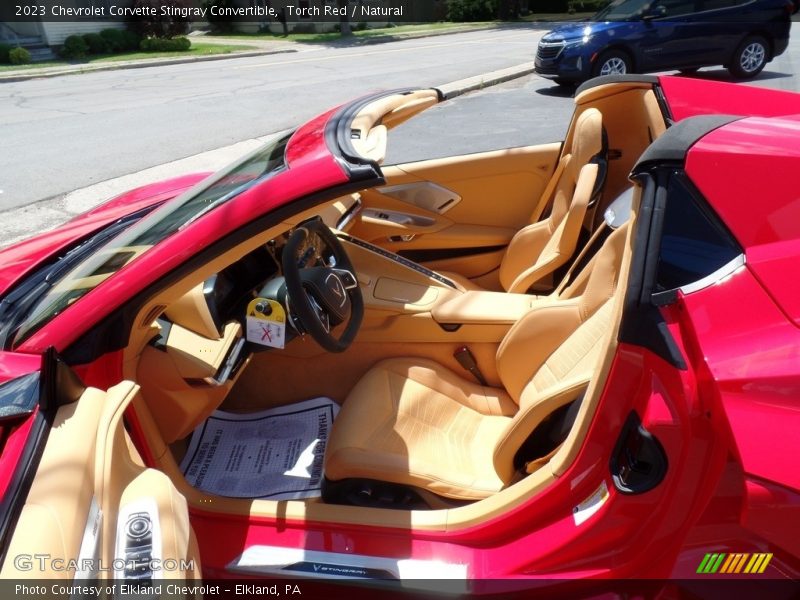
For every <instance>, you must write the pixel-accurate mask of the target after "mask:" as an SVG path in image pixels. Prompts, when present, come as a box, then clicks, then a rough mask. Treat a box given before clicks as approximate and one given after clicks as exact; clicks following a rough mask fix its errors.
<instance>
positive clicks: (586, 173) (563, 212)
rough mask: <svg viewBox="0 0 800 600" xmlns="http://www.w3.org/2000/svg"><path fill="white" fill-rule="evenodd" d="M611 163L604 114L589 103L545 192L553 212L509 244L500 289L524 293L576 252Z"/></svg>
mask: <svg viewBox="0 0 800 600" xmlns="http://www.w3.org/2000/svg"><path fill="white" fill-rule="evenodd" d="M607 163H608V139H607V136H606V133H605V130H604V128H603V115H602V113H601V112H600V111H599V110H597V109H596V108H588V109H586V110H585V111H583V112H582V113H581V114H580V116H579V117H578V119H577V121H576V123H575V133H574V135H573V141H572V144H571V146H570V149H569V151H568V152H566V153H565V154H564V156H563V157H562V158H561V161H560V162H559V165H558V168H557V170H556V172H555V174H554V175H553V177H552V178H551V180H550V184H549V185H548V186H547V189H546V190H545V191H544V193H543V194H542V200H541V203H544V204H547V203H548V202H550V201H551V199H552V207H551V210H550V214H549V215H548V216H547V218H545V219H542V220H541V221H540V220H538V219H539V215H538V214H535V215H533V217H532V220H534V221H535V222H534V223H531V224H530V225H527V226H526V227H523V228H522V229H520V230H519V231H518V232H517V233H516V234H515V235H514V237H513V238H511V242H509V244H508V247H507V248H506V251H505V254H504V255H503V259H502V261H501V262H500V271H499V279H500V285H501V286H502V290H504V291H506V292H512V293H518V294H524V293H526V292H527V291H528V289H529V288H530V287H531V286H532V285H533V284H535V283H537V282H538V281H541V280H542V279H544V278H545V277H547V276H548V275H550V274H552V273H553V272H555V271H556V269H558V268H559V267H562V266H563V265H565V264H566V263H567V261H569V260H570V258H572V257H573V256H574V254H575V251H576V250H577V248H578V244H579V242H580V238H581V230H582V228H583V223H584V220H585V218H586V215H587V212H588V210H589V207H590V206H591V205H592V204H593V203H594V202H595V201H596V200H597V198H598V197H599V195H600V193H601V192H602V189H603V186H604V185H605V180H606V174H607V171H608V166H607ZM441 275H442V276H444V277H447V278H448V279H450V280H451V281H454V282H456V283H457V284H459V285H460V286H461V287H462V288H463V289H465V290H481V289H482V288H481V287H480V286H479V285H478V284H477V283H476V282H474V281H472V280H471V279H468V278H466V277H464V276H463V275H459V274H458V273H452V272H450V271H445V272H442V273H441ZM502 290H500V291H502Z"/></svg>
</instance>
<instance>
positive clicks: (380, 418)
mask: <svg viewBox="0 0 800 600" xmlns="http://www.w3.org/2000/svg"><path fill="white" fill-rule="evenodd" d="M350 396H351V397H358V398H361V399H363V401H360V402H345V404H344V406H343V407H342V410H341V412H340V413H339V416H338V417H337V420H336V427H337V429H336V435H335V436H331V438H330V441H329V446H328V449H327V452H326V462H325V475H326V476H327V477H328V478H330V479H334V480H337V479H342V478H352V477H363V478H367V479H378V480H381V481H392V482H394V483H401V484H406V485H416V486H418V487H423V488H426V489H428V490H430V491H432V492H434V493H437V494H440V495H444V496H449V497H451V498H462V499H466V500H476V499H480V498H484V497H486V496H489V495H491V494H493V493H495V492H497V491H499V490H500V489H502V487H503V486H504V485H505V483H504V482H503V481H502V480H501V479H500V478H499V477H498V476H497V474H496V472H495V469H494V466H493V464H492V458H493V455H492V449H493V448H494V446H495V445H496V443H497V442H498V440H499V439H500V437H501V436H502V435H503V434H504V433H505V431H506V429H507V427H508V424H509V422H510V421H511V417H510V416H507V415H510V414H514V413H515V412H516V410H517V406H516V404H515V403H514V402H513V401H512V400H511V399H510V398H509V397H508V395H507V394H506V393H505V392H503V391H502V390H497V389H494V388H488V387H482V386H480V385H478V384H476V383H471V382H469V381H466V380H464V379H463V378H461V377H459V376H458V375H456V374H455V373H452V372H451V371H449V370H447V369H444V368H443V367H442V366H441V365H438V364H436V363H435V362H432V361H426V360H420V359H416V358H414V359H412V358H408V359H402V358H401V359H391V360H387V361H383V362H381V363H378V364H377V365H376V366H375V367H373V368H372V369H371V370H370V371H369V372H368V373H367V374H366V375H365V376H364V377H363V378H362V379H361V381H360V382H359V383H358V385H357V386H356V387H355V388H354V389H353V391H352V392H351V394H350ZM367 399H368V401H366V400H367ZM355 411H357V414H352V415H351V414H349V413H350V412H355ZM504 415H505V416H504Z"/></svg>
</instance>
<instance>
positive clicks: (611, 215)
mask: <svg viewBox="0 0 800 600" xmlns="http://www.w3.org/2000/svg"><path fill="white" fill-rule="evenodd" d="M634 189H635V188H634V187H633V186H631V187H629V188H628V189H626V190H625V191H624V192H622V193H621V194H620V195H619V196H617V197H616V198H614V200H613V201H612V202H611V204H609V205H608V208H607V209H606V212H605V213H604V214H603V219H605V222H606V225H608V226H609V227H610V228H611V229H619V228H620V227H621V226H622V225H623V224H624V223H627V222H628V219H630V218H631V206H632V205H633V192H634Z"/></svg>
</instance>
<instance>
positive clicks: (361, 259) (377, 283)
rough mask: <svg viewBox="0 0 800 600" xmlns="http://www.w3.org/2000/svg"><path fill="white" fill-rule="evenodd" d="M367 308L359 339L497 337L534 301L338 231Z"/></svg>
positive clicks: (488, 339)
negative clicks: (473, 285)
mask: <svg viewBox="0 0 800 600" xmlns="http://www.w3.org/2000/svg"><path fill="white" fill-rule="evenodd" d="M339 238H340V239H341V241H342V244H343V245H344V246H345V250H346V251H347V254H348V256H349V257H350V259H351V261H352V262H353V265H354V266H355V270H356V273H357V276H358V280H359V285H360V287H361V292H362V294H363V296H364V305H365V308H366V312H365V316H364V322H363V324H362V326H361V330H360V333H359V337H358V339H359V341H361V342H384V343H396V342H411V343H420V342H453V343H468V342H490V343H496V342H500V341H501V340H502V339H503V337H504V336H505V334H506V333H507V332H508V329H509V328H510V327H511V325H512V324H513V323H515V322H516V321H517V320H518V319H519V318H521V317H522V315H524V314H525V313H526V312H527V311H528V310H530V309H531V307H532V306H533V303H534V302H536V301H537V298H536V297H535V296H530V295H527V294H508V293H503V292H487V291H473V290H469V291H465V290H464V289H463V288H460V287H459V286H458V285H456V284H455V283H454V282H453V281H451V280H450V279H448V278H446V277H444V276H442V275H440V274H439V273H436V272H434V271H431V270H430V269H426V268H425V267H423V266H421V265H419V264H417V263H414V262H412V261H410V260H408V259H406V258H403V257H401V256H398V255H397V254H394V253H392V252H389V251H387V250H385V249H383V248H380V247H378V246H374V245H373V244H370V243H367V242H364V241H363V240H360V239H357V238H354V237H351V236H348V235H344V234H340V235H339Z"/></svg>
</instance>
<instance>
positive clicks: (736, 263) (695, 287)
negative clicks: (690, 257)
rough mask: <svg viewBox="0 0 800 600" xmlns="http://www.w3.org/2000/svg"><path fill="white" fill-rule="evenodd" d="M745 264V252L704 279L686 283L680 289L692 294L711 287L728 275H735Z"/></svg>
mask: <svg viewBox="0 0 800 600" xmlns="http://www.w3.org/2000/svg"><path fill="white" fill-rule="evenodd" d="M744 265H745V257H744V254H740V255H739V256H737V257H736V258H734V259H733V260H732V261H730V262H729V263H727V264H725V265H722V266H721V267H720V268H719V269H717V270H716V271H714V272H713V273H711V274H710V275H706V276H705V277H703V278H702V279H699V280H697V281H695V282H693V283H689V284H687V285H684V286H683V287H679V288H678V289H679V290H680V291H681V292H683V293H684V294H691V293H692V292H697V291H699V290H702V289H704V288H707V287H710V286H712V285H714V284H715V283H719V282H720V281H722V280H723V279H725V278H726V277H729V276H731V275H733V274H734V273H736V271H738V270H739V269H741V268H742V267H744Z"/></svg>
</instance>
